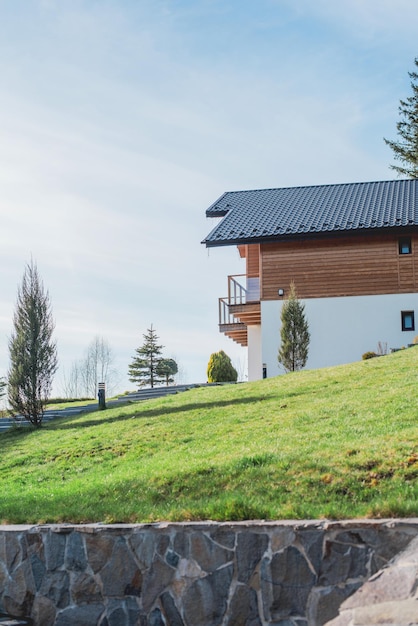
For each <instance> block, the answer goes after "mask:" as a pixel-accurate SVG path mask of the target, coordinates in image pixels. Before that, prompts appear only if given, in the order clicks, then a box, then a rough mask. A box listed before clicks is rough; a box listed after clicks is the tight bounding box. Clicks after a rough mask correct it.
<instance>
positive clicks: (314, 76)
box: [0, 0, 418, 395]
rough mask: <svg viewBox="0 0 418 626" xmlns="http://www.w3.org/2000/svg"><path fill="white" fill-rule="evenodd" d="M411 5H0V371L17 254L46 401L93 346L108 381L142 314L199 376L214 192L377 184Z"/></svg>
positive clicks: (184, 370) (237, 360)
mask: <svg viewBox="0 0 418 626" xmlns="http://www.w3.org/2000/svg"><path fill="white" fill-rule="evenodd" d="M417 32H418V7H417V4H416V0H338V2H336V1H335V0H257V2H254V0H0V275H1V282H0V285H1V289H0V376H4V375H6V374H7V369H8V366H9V350H8V341H9V337H10V334H11V332H12V328H13V327H12V319H13V311H14V309H15V305H16V297H17V290H18V286H19V285H20V283H21V280H22V276H23V272H24V269H25V265H26V264H27V263H28V262H30V260H31V258H32V259H33V260H34V261H35V263H36V264H37V267H38V271H39V274H40V275H41V277H42V280H43V283H44V287H45V289H46V290H48V293H49V297H50V300H51V305H52V310H53V316H54V319H55V332H54V337H55V339H56V341H57V346H58V358H59V364H60V367H59V370H58V372H57V374H56V377H55V381H54V393H55V395H60V394H61V393H63V391H62V390H63V388H64V386H65V380H66V378H67V377H68V375H69V372H70V370H71V367H72V364H73V363H74V362H75V361H77V360H80V359H81V358H82V357H83V356H84V353H85V351H86V349H87V347H88V345H89V344H90V343H91V341H92V340H93V339H94V338H95V337H97V336H99V337H102V338H104V339H105V340H106V342H107V343H108V344H109V346H110V347H111V349H112V352H113V355H114V366H115V368H116V369H117V371H118V387H117V391H118V392H121V393H122V392H124V391H126V390H133V389H135V387H136V385H135V384H134V383H132V382H130V381H129V378H128V366H129V364H130V362H131V360H132V357H133V356H134V353H135V349H136V348H138V347H139V346H141V345H142V343H143V335H144V333H146V331H147V329H148V328H150V326H151V324H152V325H153V327H154V329H155V330H156V332H157V335H158V336H159V338H160V343H161V344H163V346H164V350H163V353H164V356H166V357H172V358H175V359H176V361H177V362H178V365H179V368H180V376H179V380H180V382H189V383H198V382H205V381H206V367H207V363H208V360H209V357H210V354H211V353H212V352H216V351H218V350H224V351H225V352H226V353H227V354H228V355H229V356H230V357H231V359H232V361H233V363H234V365H235V367H236V368H237V369H238V371H239V374H240V378H242V379H245V368H246V350H245V349H244V348H241V347H240V346H238V345H237V344H235V343H234V342H233V341H231V340H230V339H228V338H226V337H224V336H223V335H222V334H220V333H219V332H218V298H219V297H224V296H226V294H227V276H228V275H230V274H241V273H243V272H245V263H244V260H242V259H240V258H239V255H238V252H237V250H236V248H234V247H226V248H213V249H211V250H210V251H209V252H208V250H207V249H206V248H205V246H203V245H202V244H201V241H202V240H203V239H204V238H205V236H206V235H207V234H208V233H209V231H210V230H212V228H213V227H214V226H215V223H214V222H213V220H212V221H211V220H208V219H207V218H206V217H205V210H206V209H207V208H208V207H209V206H210V205H211V204H212V203H213V202H214V201H215V200H216V199H217V198H218V197H219V196H221V195H222V193H224V192H225V191H233V190H241V189H256V188H258V189H259V188H271V187H287V186H296V185H312V184H328V183H344V182H360V181H373V180H389V179H393V178H396V173H395V172H394V171H393V170H391V169H390V168H389V165H390V164H391V163H393V158H392V153H391V151H390V149H389V147H388V146H386V145H385V143H384V141H383V137H386V138H388V139H396V138H397V135H396V123H397V121H398V120H399V114H398V107H399V100H400V99H405V98H406V97H408V96H409V95H410V94H411V88H410V78H409V76H408V72H410V71H412V70H414V69H415V66H414V58H415V57H417V56H418V45H417Z"/></svg>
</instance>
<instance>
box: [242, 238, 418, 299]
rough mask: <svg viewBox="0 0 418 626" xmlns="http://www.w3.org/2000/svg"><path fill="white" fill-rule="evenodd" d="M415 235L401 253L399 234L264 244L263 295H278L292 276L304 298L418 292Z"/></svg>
mask: <svg viewBox="0 0 418 626" xmlns="http://www.w3.org/2000/svg"><path fill="white" fill-rule="evenodd" d="M411 239H412V253H411V254H403V255H402V254H399V246H398V237H397V236H396V235H380V236H374V237H366V236H361V237H359V236H356V237H353V236H351V237H338V238H337V237H336V238H332V239H331V238H330V239H311V240H304V241H287V242H278V243H268V244H261V272H260V279H261V299H262V300H277V299H278V289H279V288H282V289H284V290H285V293H286V291H287V292H288V288H289V285H290V283H291V282H292V281H293V282H294V283H295V285H296V290H297V293H298V296H299V297H300V298H326V297H339V296H360V295H376V294H385V293H406V292H415V291H418V236H415V237H414V236H412V237H411ZM249 247H251V246H249ZM247 258H248V257H247Z"/></svg>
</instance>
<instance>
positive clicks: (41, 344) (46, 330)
mask: <svg viewBox="0 0 418 626" xmlns="http://www.w3.org/2000/svg"><path fill="white" fill-rule="evenodd" d="M13 326H14V331H13V333H12V335H11V337H10V340H9V352H10V368H9V372H8V377H7V382H8V385H7V392H8V400H9V404H10V406H11V408H12V409H13V411H14V412H16V413H18V414H21V415H23V417H25V418H26V419H27V420H28V421H29V422H31V423H32V424H33V425H34V426H35V427H37V428H38V427H39V426H41V425H42V419H43V416H44V408H45V404H46V401H47V399H48V398H49V395H50V392H51V387H52V381H53V377H54V374H55V372H56V370H57V365H58V362H57V348H56V343H55V341H53V340H52V334H53V331H54V321H53V318H52V312H51V304H50V300H49V295H48V292H45V291H44V287H43V284H42V281H41V279H40V277H39V274H38V270H37V267H36V264H35V263H34V262H33V261H31V263H30V264H28V265H26V268H25V271H24V274H23V279H22V284H21V286H20V288H19V290H18V296H17V304H16V309H15V313H14V317H13Z"/></svg>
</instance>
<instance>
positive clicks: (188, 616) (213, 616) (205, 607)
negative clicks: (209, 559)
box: [183, 565, 233, 626]
mask: <svg viewBox="0 0 418 626" xmlns="http://www.w3.org/2000/svg"><path fill="white" fill-rule="evenodd" d="M232 574H233V566H232V565H228V566H227V567H223V568H222V569H219V570H217V571H215V572H213V573H212V574H209V575H208V576H206V577H205V578H200V579H199V580H196V581H195V582H194V583H193V584H192V585H191V586H190V587H189V588H188V589H187V591H186V592H185V594H184V597H183V615H184V621H185V624H186V626H203V624H204V626H219V625H220V624H221V623H222V620H223V618H224V616H225V612H226V607H227V600H228V595H229V588H230V585H231V580H232Z"/></svg>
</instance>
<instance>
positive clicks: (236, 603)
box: [225, 585, 262, 626]
mask: <svg viewBox="0 0 418 626" xmlns="http://www.w3.org/2000/svg"><path fill="white" fill-rule="evenodd" d="M225 624H226V626H262V623H261V620H260V616H259V612H258V603H257V594H256V592H255V591H254V589H250V588H249V587H247V586H246V585H238V586H237V587H236V589H235V593H234V595H233V596H232V599H231V602H230V604H229V608H228V618H227V620H226V622H225Z"/></svg>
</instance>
